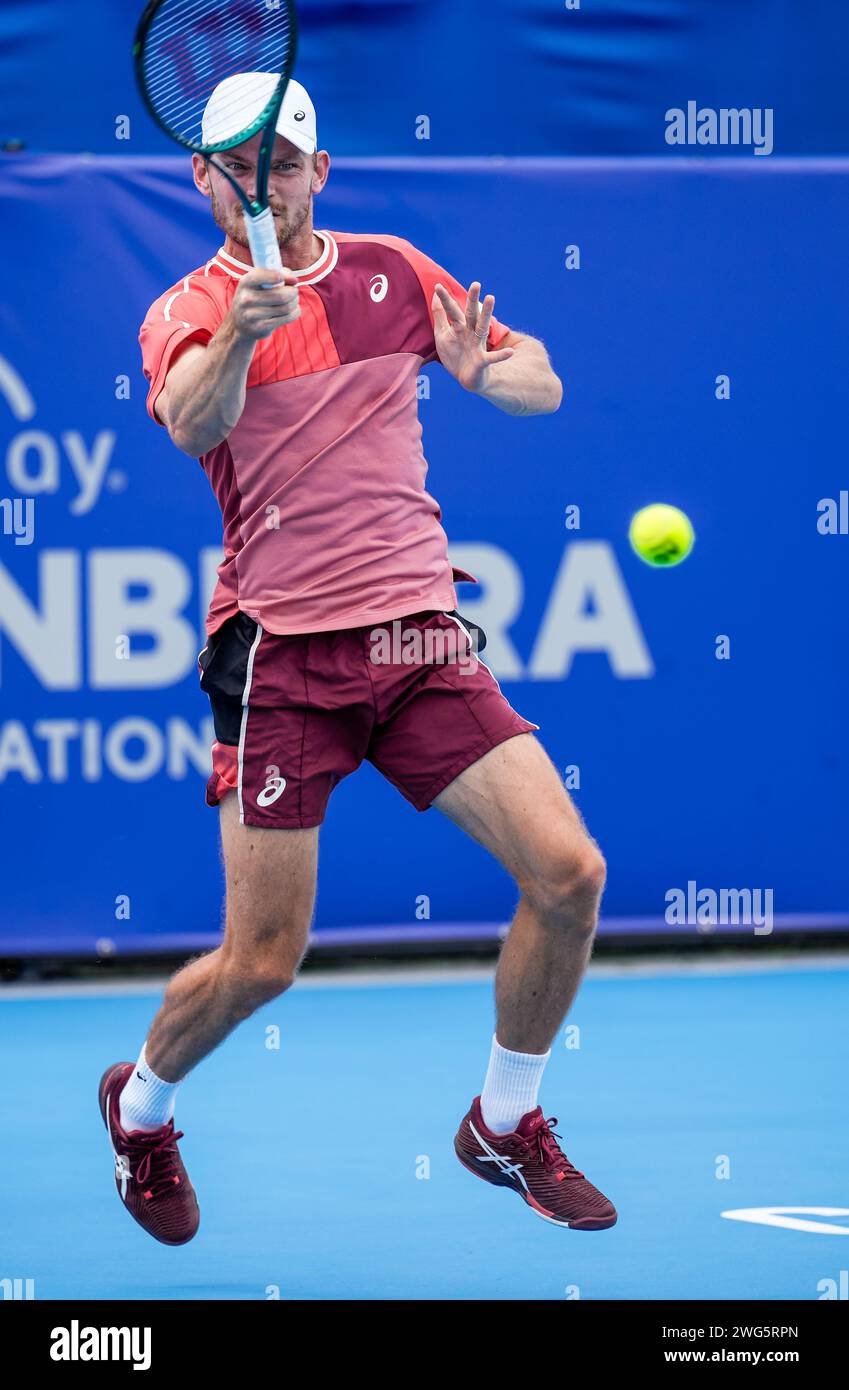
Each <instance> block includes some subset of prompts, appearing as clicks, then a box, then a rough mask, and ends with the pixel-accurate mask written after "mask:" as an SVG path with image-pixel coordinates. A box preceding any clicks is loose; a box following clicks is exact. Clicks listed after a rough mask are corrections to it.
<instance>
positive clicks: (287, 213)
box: [192, 131, 329, 249]
mask: <svg viewBox="0 0 849 1390" xmlns="http://www.w3.org/2000/svg"><path fill="white" fill-rule="evenodd" d="M261 143H262V132H261V131H260V132H259V133H258V134H257V135H254V136H253V137H252V138H251V139H250V140H246V141H245V143H244V144H243V145H236V146H235V148H234V149H232V150H225V151H224V152H223V153H222V154H217V155H216V156H215V159H216V160H217V161H218V162H219V163H220V164H221V165H222V167H223V168H225V169H226V170H227V172H228V174H229V175H230V176H231V178H234V179H235V180H236V182H237V183H238V184H239V186H240V188H241V189H242V191H243V192H244V193H246V194H247V195H248V197H249V198H251V199H253V198H254V197H255V196H256V163H257V159H258V157H259V147H260V144H261ZM192 163H193V165H194V171H195V183H196V184H197V186H198V188H199V189H200V190H201V192H202V193H205V194H206V195H207V197H208V198H209V199H210V202H211V204H212V215H213V217H214V218H215V221H216V223H217V224H218V226H219V227H220V228H221V230H222V232H224V233H225V235H227V236H229V237H230V238H231V240H233V241H234V242H235V243H236V244H237V245H238V246H247V244H248V238H247V234H246V232H245V211H244V208H243V207H242V204H241V201H240V199H239V196H238V194H237V193H236V192H235V190H234V189H233V188H231V186H230V184H229V183H228V181H227V179H225V178H224V177H223V175H221V174H220V173H219V172H218V170H217V169H216V168H215V167H214V165H212V164H206V163H205V161H204V160H202V159H201V158H200V156H199V155H195V156H194V158H193V161H192ZM328 164H329V160H328V156H327V153H326V151H324V150H320V151H319V153H318V154H317V155H316V156H315V157H314V156H313V155H311V154H303V153H302V152H301V150H299V149H296V147H295V146H294V145H293V144H291V143H290V142H289V141H288V140H286V139H284V137H283V136H282V135H277V136H275V138H274V150H273V157H272V161H271V171H270V173H269V178H268V203H269V206H270V208H271V211H272V213H273V214H274V225H275V227H276V229H277V242H278V245H279V246H280V247H281V249H282V248H283V247H285V246H287V245H288V244H289V243H290V242H291V241H292V239H293V238H294V237H296V236H297V235H298V233H299V232H300V230H301V228H302V227H303V226H304V224H305V223H306V222H307V219H308V218H309V216H310V210H311V206H312V196H313V193H318V192H319V191H320V189H321V188H322V187H323V186H324V182H325V179H326V178H327V167H326V166H327V165H328Z"/></svg>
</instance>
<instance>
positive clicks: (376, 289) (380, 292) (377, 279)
mask: <svg viewBox="0 0 849 1390" xmlns="http://www.w3.org/2000/svg"><path fill="white" fill-rule="evenodd" d="M369 285H370V286H371V288H370V290H369V297H370V298H371V299H373V300H374V302H375V304H379V303H380V301H381V300H382V299H385V298H386V292H387V290H388V289H389V276H388V275H372V277H371V279H370V280H369Z"/></svg>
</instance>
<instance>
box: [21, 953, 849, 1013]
mask: <svg viewBox="0 0 849 1390" xmlns="http://www.w3.org/2000/svg"><path fill="white" fill-rule="evenodd" d="M817 970H831V971H837V972H849V953H847V954H843V955H837V954H826V953H814V954H808V953H805V954H804V955H793V956H778V957H766V958H764V957H762V956H759V955H757V954H746V955H745V956H736V957H733V956H727V957H724V958H722V959H718V960H714V959H711V958H710V957H708V958H703V959H700V960H691V961H690V960H680V959H677V958H676V957H658V958H656V959H654V960H634V961H628V960H617V961H609V962H608V961H597V962H593V963H592V964H591V965H590V968H589V970H588V972H587V978H588V979H590V980H622V981H628V980H633V979H641V980H651V979H688V978H691V977H692V976H698V977H700V978H703V979H711V978H714V979H720V978H725V977H727V976H731V975H773V974H790V973H805V972H811V971H817ZM494 975H495V962H494V961H493V962H492V964H491V965H486V966H483V965H444V966H441V965H439V966H434V965H423V966H420V967H416V966H400V967H398V968H397V969H395V968H393V967H391V966H387V967H386V968H385V969H383V970H356V969H353V970H350V971H347V972H343V971H341V970H314V971H313V970H310V971H308V972H306V973H305V974H303V975H301V976H300V977H299V979H298V980H297V981H296V982H295V985H294V988H295V989H298V990H316V989H396V988H404V987H421V986H423V985H436V986H440V985H464V984H475V983H486V982H489V981H491V980H492V979H493V977H494ZM169 978H170V976H169V975H157V976H149V977H147V978H145V979H141V980H125V981H120V980H116V981H114V982H110V983H106V982H104V983H100V982H97V981H89V980H80V981H74V980H55V981H46V982H45V983H44V984H20V985H16V984H10V985H0V1004H2V1003H4V1002H11V1001H13V1000H47V999H109V998H121V997H128V996H133V995H136V996H150V995H159V994H161V993H162V991H163V989H164V988H165V985H166V983H167V981H168V979H169Z"/></svg>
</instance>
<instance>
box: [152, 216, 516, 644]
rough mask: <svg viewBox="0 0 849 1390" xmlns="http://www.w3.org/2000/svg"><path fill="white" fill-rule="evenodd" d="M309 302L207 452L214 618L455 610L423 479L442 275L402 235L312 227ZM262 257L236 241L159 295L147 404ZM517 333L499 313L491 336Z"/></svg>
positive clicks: (277, 625) (292, 628)
mask: <svg viewBox="0 0 849 1390" xmlns="http://www.w3.org/2000/svg"><path fill="white" fill-rule="evenodd" d="M316 235H317V237H318V238H319V240H320V241H321V243H322V247H323V250H322V254H321V256H320V257H319V259H318V260H317V261H316V262H315V263H314V264H313V265H311V266H307V267H306V269H304V270H299V271H296V272H295V274H296V275H297V278H298V282H299V285H300V293H299V299H300V308H301V314H300V318H298V319H297V320H296V321H295V322H294V323H291V324H288V325H284V326H282V327H280V328H278V329H276V330H275V332H274V333H272V334H271V336H270V337H268V338H264V339H262V340H261V341H260V342H258V343H257V346H256V350H255V352H254V355H253V360H252V362H251V367H250V371H249V373H248V380H247V393H246V400H245V408H244V410H243V412H242V416H241V419H240V420H239V423H238V424H237V425H236V427H235V429H233V430H232V431H231V433H230V434H229V435H228V437H227V438H226V439H225V440H223V441H222V443H221V444H218V445H217V446H216V447H215V448H214V449H211V450H210V451H209V453H208V454H205V455H204V456H203V458H202V459H201V460H200V462H201V464H202V466H203V468H204V470H205V472H206V474H207V476H208V478H209V481H210V483H211V485H212V488H213V491H214V492H215V496H216V497H217V499H218V504H219V506H220V507H221V514H222V518H223V523H224V559H223V561H222V563H221V565H220V566H219V570H218V584H217V586H216V589H215V593H214V595H213V598H212V602H211V604H210V608H209V613H208V615H207V620H206V627H207V632H208V633H209V634H211V633H213V632H214V631H215V630H216V629H217V628H219V627H220V626H221V624H222V623H223V622H225V621H226V619H227V618H229V617H230V616H231V615H232V614H233V613H235V612H236V611H237V610H238V609H241V610H242V611H243V612H245V613H247V614H248V616H249V617H250V618H253V619H254V620H255V621H256V622H258V623H260V624H261V625H262V627H263V628H266V629H267V630H268V631H269V632H274V633H280V634H287V633H298V632H326V631H331V630H333V629H336V628H350V627H361V626H365V625H366V624H368V623H372V622H380V621H387V620H390V619H392V618H402V617H404V616H405V615H406V614H409V613H417V612H419V611H421V610H423V609H437V610H441V611H448V610H451V609H453V608H456V606H457V599H456V595H455V591H454V580H455V579H460V578H462V579H469V578H471V576H470V575H466V574H465V573H463V572H462V571H460V570H452V567H451V564H450V563H449V560H448V542H447V538H446V535H445V532H444V531H443V529H442V526H441V524H440V522H441V512H440V509H439V506H438V505H437V503H436V502H435V501H434V499H433V498H432V497H431V495H430V493H429V492H428V491H427V489H426V487H425V479H426V476H427V463H426V461H425V457H424V454H423V452H422V430H421V425H420V424H419V418H418V404H417V397H416V378H417V377H418V374H419V370H420V368H421V367H422V366H423V365H424V364H425V363H428V362H433V361H437V360H438V354H437V351H436V345H435V343H434V335H433V313H432V310H431V300H432V298H433V290H434V286H435V285H436V284H437V282H439V283H441V284H443V285H444V286H445V287H446V289H448V290H449V291H450V292H451V294H453V296H454V298H455V299H456V300H457V302H458V303H459V304H460V305H461V307H462V306H464V305H465V302H466V296H467V291H466V290H464V289H463V287H462V286H461V285H460V284H459V283H458V282H457V280H455V279H454V277H453V276H451V275H449V274H448V273H447V271H445V270H443V269H442V267H441V266H439V265H437V264H436V263H435V262H434V261H432V260H430V259H429V258H428V257H427V256H425V255H423V254H422V252H421V251H418V250H416V248H415V247H414V246H412V245H411V244H410V242H408V241H404V240H402V239H401V238H400V237H393V236H378V235H372V234H364V235H357V234H352V233H349V232H328V231H322V232H317V233H316ZM248 269H249V267H248V266H245V265H243V264H242V263H241V262H240V261H237V260H234V259H233V257H231V256H229V255H227V254H226V252H224V251H219V252H218V253H217V255H215V256H214V257H213V258H212V260H210V261H208V262H207V263H206V265H204V266H201V267H200V268H199V269H198V270H194V271H192V273H191V274H190V275H187V276H186V278H185V279H184V280H182V281H181V282H180V283H179V284H177V285H172V287H171V288H170V289H169V290H167V291H166V292H165V294H163V295H161V296H160V298H159V299H157V301H156V303H155V304H153V305H152V306H151V308H150V310H149V312H148V314H147V317H146V318H145V321H144V323H143V325H142V328H141V333H140V335H139V337H140V342H141V348H142V358H143V364H144V373H145V376H146V377H147V379H148V381H149V382H150V390H149V392H148V397H147V408H148V411H149V413H150V414H151V416H152V417H153V419H157V417H156V414H155V407H156V398H157V396H158V395H159V393H160V391H161V390H162V387H163V385H164V383H165V378H166V376H167V374H168V371H169V368H170V367H171V366H172V365H173V363H174V361H175V359H176V357H177V356H178V354H179V353H180V351H181V350H182V349H183V348H184V347H185V346H186V344H188V343H208V342H209V340H210V339H211V338H212V336H213V334H214V333H215V332H216V330H217V329H218V327H219V326H220V324H221V323H222V321H223V320H224V318H225V316H226V315H227V312H228V310H229V308H230V305H231V303H232V300H233V295H234V294H235V292H236V287H237V285H238V283H239V279H240V277H241V276H242V275H244V274H246V273H247V271H248ZM507 332H508V329H507V328H506V327H505V326H504V325H503V324H501V323H499V322H498V321H497V320H496V319H494V318H493V319H492V322H491V324H490V330H489V337H488V340H487V341H488V345H489V346H490V347H491V348H494V347H497V346H498V344H499V343H500V341H501V340H502V338H503V337H504V335H505V334H506V333H507Z"/></svg>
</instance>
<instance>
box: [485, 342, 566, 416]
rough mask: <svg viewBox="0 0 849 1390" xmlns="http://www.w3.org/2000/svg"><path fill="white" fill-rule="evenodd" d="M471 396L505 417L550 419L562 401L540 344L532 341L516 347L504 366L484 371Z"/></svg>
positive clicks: (545, 353)
mask: <svg viewBox="0 0 849 1390" xmlns="http://www.w3.org/2000/svg"><path fill="white" fill-rule="evenodd" d="M475 394H476V395H478V396H483V398H484V400H487V401H490V402H491V403H492V404H493V405H495V406H497V407H498V409H499V410H503V411H504V412H505V413H506V414H507V415H550V414H552V413H553V412H554V411H555V410H557V409H558V407H559V405H560V402H561V400H562V399H563V386H562V384H561V382H560V378H559V377H558V376H557V375H556V374H555V373H554V372H553V371H552V369H551V364H550V362H549V360H548V353H547V352H546V350H545V348H544V347H543V345H542V343H540V342H537V341H536V340H533V341H526V342H522V343H518V344H517V345H516V347H515V348H514V349H513V356H512V357H511V358H510V359H509V360H508V361H507V362H496V363H495V364H494V365H493V366H491V367H487V374H486V380H485V382H484V385H483V386H482V388H481V389H480V390H479V391H476V392H475Z"/></svg>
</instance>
